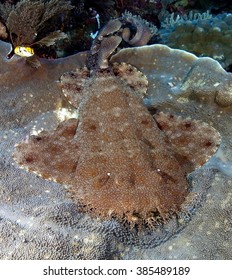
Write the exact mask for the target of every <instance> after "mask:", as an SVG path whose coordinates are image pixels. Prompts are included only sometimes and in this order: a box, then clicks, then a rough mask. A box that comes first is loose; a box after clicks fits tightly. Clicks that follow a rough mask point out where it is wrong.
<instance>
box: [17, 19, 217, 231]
mask: <svg viewBox="0 0 232 280" xmlns="http://www.w3.org/2000/svg"><path fill="white" fill-rule="evenodd" d="M111 23H112V22H111ZM115 23H116V29H119V28H120V26H121V25H120V24H119V25H118V22H115V21H113V26H115ZM114 28H115V27H114ZM114 28H113V30H114ZM110 30H112V25H111V24H110V23H108V24H107V25H106V27H105V28H104V29H103V31H102V32H101V33H100V35H99V36H98V37H97V38H96V39H95V41H94V42H93V45H92V47H91V50H90V52H89V55H88V59H87V65H88V67H89V69H87V68H85V67H83V68H78V69H76V71H74V72H71V73H67V74H64V75H63V76H62V77H61V87H62V90H63V93H64V95H65V96H66V98H67V99H68V101H69V102H70V103H71V104H72V105H73V106H74V107H75V108H77V109H78V113H79V117H78V121H77V120H76V121H75V120H73V119H71V120H68V121H66V122H64V123H62V124H61V125H60V126H59V127H58V128H57V129H56V130H55V131H52V132H42V133H41V134H39V135H38V136H37V137H31V138H29V139H27V141H26V142H25V143H22V144H20V145H19V146H18V148H17V151H16V153H15V160H16V161H17V162H18V163H19V164H21V165H23V166H24V167H26V168H28V169H29V170H30V171H34V172H36V173H38V174H39V175H41V176H42V177H43V178H46V179H50V180H53V181H57V182H60V183H62V184H67V185H69V191H70V193H71V194H72V197H73V199H74V201H76V202H78V203H81V205H82V206H83V208H84V209H86V210H87V211H89V212H90V213H92V214H93V215H94V216H95V217H102V218H104V219H109V218H111V217H115V218H117V219H119V220H125V221H126V222H128V223H129V224H130V226H131V227H133V226H134V225H143V224H148V225H149V226H151V227H153V226H154V225H157V224H159V223H160V222H166V221H167V220H168V219H169V218H170V217H172V216H174V215H177V216H178V213H180V212H181V211H182V210H184V209H185V208H186V205H188V204H189V205H192V204H193V201H195V200H196V199H195V195H194V193H191V191H190V188H189V185H188V182H187V179H186V175H187V173H189V172H191V171H192V170H194V169H195V168H197V167H199V166H201V165H202V164H203V163H205V162H206V161H207V160H208V158H209V157H210V156H211V155H212V154H213V153H214V152H215V151H216V150H217V148H218V145H219V143H220V135H219V134H218V133H217V132H216V131H215V130H214V129H213V128H211V127H210V126H209V125H207V124H204V123H199V122H196V121H192V120H191V119H187V120H183V119H182V118H177V117H175V116H172V115H167V114H162V113H160V114H158V115H156V116H155V117H153V116H152V115H151V114H150V112H149V111H148V109H147V108H146V106H145V105H144V104H143V97H144V95H145V94H146V90H147V86H148V82H147V79H146V77H145V76H144V75H143V74H142V73H141V72H140V71H138V70H137V69H136V68H135V67H133V66H131V65H128V64H125V63H121V64H117V63H116V64H113V65H112V64H110V62H109V58H110V56H111V55H112V54H113V52H114V51H115V50H116V48H117V47H118V45H119V44H120V42H121V40H122V38H121V37H120V36H118V35H117V34H116V33H114V35H113V34H111V31H110ZM104 34H105V35H104ZM109 34H111V35H110V36H108V35H109ZM169 123H171V125H169Z"/></svg>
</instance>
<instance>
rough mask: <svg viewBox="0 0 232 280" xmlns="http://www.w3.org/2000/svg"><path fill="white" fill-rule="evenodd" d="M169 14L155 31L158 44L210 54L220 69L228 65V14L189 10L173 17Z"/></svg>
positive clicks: (231, 60)
mask: <svg viewBox="0 0 232 280" xmlns="http://www.w3.org/2000/svg"><path fill="white" fill-rule="evenodd" d="M173 15H174V14H172V16H171V17H170V18H169V19H168V18H167V19H166V23H165V21H164V22H163V24H162V25H161V29H160V30H159V35H160V38H161V40H160V42H161V43H162V44H166V45H168V46H170V47H172V48H178V49H182V50H186V51H189V52H192V53H194V54H195V55H198V56H209V57H212V58H214V59H216V60H217V61H219V62H220V63H221V65H222V66H223V67H224V68H227V67H229V66H230V65H231V64H232V51H231V44H232V29H231V26H232V14H227V13H225V14H219V15H217V16H213V15H211V14H209V13H203V14H199V13H190V15H189V16H188V17H187V16H186V17H180V16H178V17H177V18H176V19H174V18H173ZM167 23H168V24H167Z"/></svg>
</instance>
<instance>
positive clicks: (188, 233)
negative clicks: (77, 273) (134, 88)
mask: <svg viewBox="0 0 232 280" xmlns="http://www.w3.org/2000/svg"><path fill="white" fill-rule="evenodd" d="M9 49H10V46H9V45H8V44H4V43H2V42H1V43H0V54H1V55H0V60H1V61H0V63H1V65H2V67H1V69H0V97H1V101H2V102H1V103H0V109H1V110H0V126H1V128H0V137H1V141H0V149H1V164H0V172H1V174H0V175H1V176H0V178H1V179H0V180H1V190H0V201H1V204H0V205H1V206H0V215H1V220H0V232H1V245H0V246H1V250H0V258H2V259H3V258H4V259H45V258H49V259H74V258H75V259H111V258H121V259H128V258H129V259H135V258H137V259H148V258H150V259H161V258H162V259H174V258H179V259H230V258H231V257H232V256H231V250H230V247H231V242H232V240H231V236H232V234H231V231H232V225H231V215H230V213H231V206H232V201H231V186H232V181H231V178H230V177H228V176H226V175H225V174H223V170H222V169H220V170H219V171H216V170H215V166H217V164H215V161H217V160H219V159H218V158H214V159H213V164H212V160H209V162H208V163H207V165H205V166H203V167H201V168H200V169H198V170H196V171H195V172H193V173H191V174H190V175H189V176H188V180H189V181H190V182H191V185H192V187H193V191H195V192H196V193H198V194H199V196H200V200H199V199H197V197H196V199H197V201H198V203H199V204H202V207H201V208H200V209H198V210H197V214H196V215H194V216H193V217H192V218H191V221H190V217H189V216H182V217H179V220H173V221H172V223H167V224H165V225H164V226H162V227H159V230H158V231H149V232H146V231H144V232H141V233H140V234H137V233H136V232H134V231H133V230H132V231H128V230H127V228H125V227H123V226H122V225H121V224H119V223H118V222H116V221H115V220H112V221H105V222H101V221H98V220H96V219H92V218H90V217H89V216H88V215H85V214H83V213H81V211H79V209H78V208H77V206H76V205H74V203H73V202H72V200H71V199H70V198H68V197H67V196H66V191H64V188H63V186H61V185H60V184H58V183H55V182H51V181H45V180H43V179H42V178H39V177H37V176H35V175H34V174H31V173H29V172H24V171H23V170H19V169H18V167H16V166H14V165H12V162H13V160H12V157H11V155H12V153H13V150H14V145H15V144H16V143H19V142H20V141H22V140H23V139H24V138H26V136H27V135H28V134H29V133H30V132H31V131H34V130H36V131H38V130H41V129H43V130H52V129H55V128H56V126H57V124H58V123H59V122H60V121H59V119H58V118H57V116H59V115H60V113H62V112H63V111H62V110H60V107H61V105H62V107H66V108H67V109H68V110H70V111H72V110H73V109H72V107H71V105H68V103H67V102H66V101H65V98H64V97H62V94H61V89H60V88H59V86H58V84H57V80H58V78H59V76H60V75H61V74H62V73H63V71H70V70H74V69H76V67H77V68H78V69H81V68H83V67H84V66H85V64H86V63H85V59H86V55H85V54H80V55H75V56H72V57H69V58H65V59H59V60H57V61H46V60H44V59H42V60H41V67H40V68H39V69H32V68H31V67H29V66H28V65H27V64H25V62H24V61H23V60H22V59H21V58H19V57H18V58H16V57H14V58H13V59H12V60H10V61H9V60H8V61H7V59H6V55H7V53H8V52H9ZM112 62H114V63H115V62H117V63H120V62H126V63H129V64H132V65H135V67H136V68H138V69H140V71H141V72H143V73H144V74H145V75H146V77H147V79H148V85H149V87H148V92H147V93H146V95H145V102H146V104H147V105H148V106H149V107H150V110H151V112H153V110H154V109H153V108H155V109H156V110H157V109H158V110H159V111H165V112H166V116H168V115H169V114H170V113H171V114H173V113H175V114H176V115H179V116H181V117H182V118H186V117H191V118H192V119H198V120H200V121H201V122H202V121H203V122H205V123H210V125H212V126H213V127H215V128H216V129H217V131H219V132H220V134H221V136H222V145H221V150H222V152H223V154H224V156H225V157H226V158H227V159H228V160H229V161H231V158H232V154H231V147H232V142H231V133H232V131H231V106H230V104H231V94H230V91H229V89H230V86H229V85H230V84H231V80H232V78H231V74H228V73H226V72H225V71H224V70H223V69H222V68H221V67H220V65H219V64H218V63H216V62H215V61H213V60H212V59H206V58H200V59H198V58H197V57H196V56H194V55H192V54H190V53H187V52H185V51H180V50H172V49H170V48H168V47H165V46H159V45H158V46H149V47H141V48H133V49H130V50H122V51H120V52H119V53H118V54H117V55H116V56H114V57H113V58H112ZM100 65H101V63H100ZM194 66H199V67H200V68H201V72H200V73H199V75H198V73H197V71H191V70H194ZM196 69H197V68H196ZM198 69H199V68H198ZM209 69H210V71H209ZM12 73H14V75H13V76H12ZM197 75H198V76H197ZM201 76H203V77H201ZM194 77H198V78H199V80H200V81H201V83H196V84H195V83H191V82H190V79H192V78H194ZM186 81H188V82H186ZM194 84H195V85H194ZM188 85H189V87H188ZM74 86H75V84H74ZM188 89H189V92H188ZM218 89H219V91H218ZM202 92H203V94H202ZM218 92H220V96H221V97H222V99H223V100H224V101H223V102H221V101H220V102H219V104H218V103H217V102H215V100H216V99H215V98H216V96H217V94H218ZM223 93H225V95H224V94H223ZM143 94H144V92H143ZM224 96H227V98H224ZM216 101H217V100H216ZM77 102H78V100H77ZM219 105H220V106H219ZM222 105H223V106H225V105H226V107H223V106H222ZM203 107H204V110H203V109H202V108H203ZM53 110H55V111H53ZM74 111H75V110H74ZM162 116H165V115H160V117H162ZM157 117H158V116H157ZM202 186H204V188H203V189H202ZM205 198H207V199H206V201H204V199H205ZM186 207H187V209H186V212H194V211H195V208H196V204H194V203H193V205H188V204H187V205H186ZM187 223H188V226H187V227H186V228H185V229H184V230H183V231H182V232H181V233H179V234H176V233H177V232H178V231H179V230H180V229H181V228H183V227H184V226H185V225H186V224H187ZM193 233H194V234H193ZM174 234H176V236H175V238H173V239H169V240H168V241H167V239H168V238H170V237H172V236H173V235H174ZM215 240H216V241H215ZM164 241H166V242H164ZM122 243H123V246H122ZM133 244H136V245H138V246H139V250H138V247H135V246H133ZM157 245H160V246H158V247H156V248H153V249H150V248H151V247H154V246H157ZM186 248H187V249H186Z"/></svg>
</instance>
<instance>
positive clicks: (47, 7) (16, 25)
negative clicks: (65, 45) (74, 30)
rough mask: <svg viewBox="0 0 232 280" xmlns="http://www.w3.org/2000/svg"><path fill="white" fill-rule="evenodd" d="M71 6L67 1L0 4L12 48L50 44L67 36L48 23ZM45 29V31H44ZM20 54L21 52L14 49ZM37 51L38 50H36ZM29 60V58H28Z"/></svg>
mask: <svg viewBox="0 0 232 280" xmlns="http://www.w3.org/2000/svg"><path fill="white" fill-rule="evenodd" d="M72 8H73V6H71V5H70V3H69V2H67V1H64V0H62V1H57V0H50V1H46V2H44V1H42V0H41V1H31V0H22V1H20V2H18V3H17V4H16V5H10V4H8V3H6V4H0V16H1V18H2V19H3V21H4V24H5V26H6V27H7V31H8V33H9V36H8V37H9V39H10V42H11V44H12V47H13V50H15V48H18V47H25V46H26V47H32V46H33V47H34V46H35V45H37V47H38V48H39V46H47V47H49V46H51V45H53V44H54V43H55V41H56V40H60V39H64V38H66V37H67V36H65V35H64V33H63V32H61V31H57V30H55V31H54V30H52V32H51V33H49V31H50V28H49V27H48V24H50V23H51V20H54V19H55V18H57V17H58V16H60V15H61V14H62V13H64V12H66V11H69V10H71V9H72ZM45 30H46V32H45ZM14 52H15V53H16V54H18V55H20V54H22V56H24V55H23V53H20V52H17V51H14ZM38 53H39V51H38ZM28 61H30V60H28Z"/></svg>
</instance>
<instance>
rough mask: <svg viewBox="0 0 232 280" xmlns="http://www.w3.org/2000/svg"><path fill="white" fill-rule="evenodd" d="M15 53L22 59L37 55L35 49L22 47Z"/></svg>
mask: <svg viewBox="0 0 232 280" xmlns="http://www.w3.org/2000/svg"><path fill="white" fill-rule="evenodd" d="M14 53H15V54H17V55H19V56H22V57H30V56H33V55H34V54H35V52H34V50H33V48H31V47H20V46H17V47H15V49H14Z"/></svg>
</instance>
